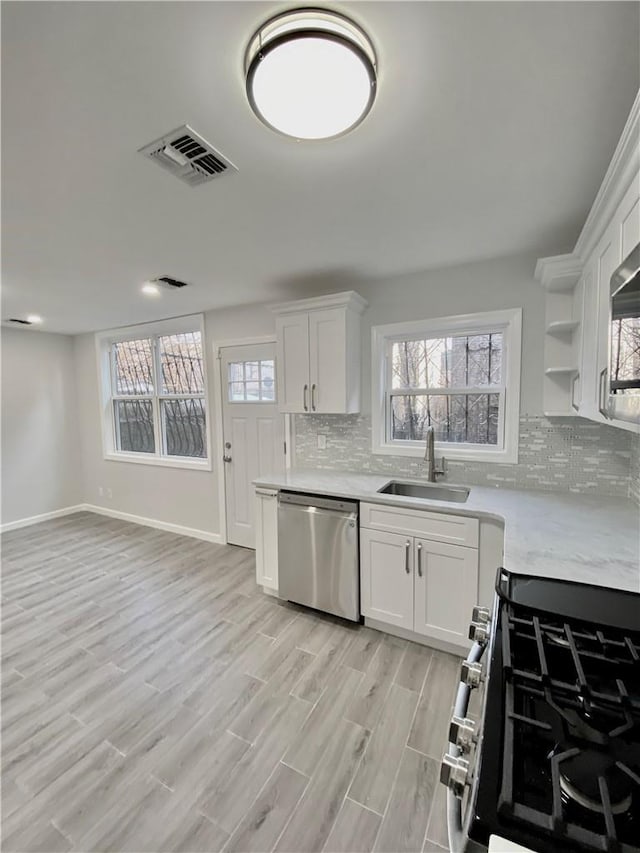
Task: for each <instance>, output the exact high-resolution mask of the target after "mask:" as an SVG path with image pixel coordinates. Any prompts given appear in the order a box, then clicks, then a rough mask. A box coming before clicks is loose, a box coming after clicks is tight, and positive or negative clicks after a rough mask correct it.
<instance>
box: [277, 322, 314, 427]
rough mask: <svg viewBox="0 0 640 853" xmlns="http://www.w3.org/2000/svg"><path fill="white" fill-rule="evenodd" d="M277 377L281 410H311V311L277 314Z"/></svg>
mask: <svg viewBox="0 0 640 853" xmlns="http://www.w3.org/2000/svg"><path fill="white" fill-rule="evenodd" d="M276 335H277V339H278V356H277V359H278V360H277V365H276V377H277V384H278V408H279V409H280V411H281V412H292V413H301V412H305V411H309V393H310V389H309V384H310V383H309V315H308V314H306V313H304V314H285V315H283V316H281V317H276Z"/></svg>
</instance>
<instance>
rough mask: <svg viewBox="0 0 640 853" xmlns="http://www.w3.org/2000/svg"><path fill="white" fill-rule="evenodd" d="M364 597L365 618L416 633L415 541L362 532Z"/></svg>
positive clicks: (364, 530) (361, 564)
mask: <svg viewBox="0 0 640 853" xmlns="http://www.w3.org/2000/svg"><path fill="white" fill-rule="evenodd" d="M360 596H361V608H362V613H363V615H364V616H368V617H369V618H370V619H378V620H379V621H380V622H387V623H388V624H390V625H397V626H398V627H399V628H407V629H408V630H410V631H411V630H413V539H412V538H411V537H410V536H402V535H401V534H399V533H383V532H382V531H379V530H368V529H367V528H364V527H363V528H361V529H360Z"/></svg>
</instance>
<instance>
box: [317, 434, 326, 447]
mask: <svg viewBox="0 0 640 853" xmlns="http://www.w3.org/2000/svg"><path fill="white" fill-rule="evenodd" d="M326 449H327V436H326V435H322V434H319V435H318V450H326Z"/></svg>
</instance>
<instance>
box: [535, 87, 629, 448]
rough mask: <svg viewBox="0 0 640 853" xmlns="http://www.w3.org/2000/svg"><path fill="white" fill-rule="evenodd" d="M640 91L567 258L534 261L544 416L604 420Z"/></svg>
mask: <svg viewBox="0 0 640 853" xmlns="http://www.w3.org/2000/svg"><path fill="white" fill-rule="evenodd" d="M639 138H640V93H639V94H638V96H637V97H636V100H635V103H634V105H633V107H632V109H631V113H630V115H629V119H628V121H627V124H626V125H625V128H624V131H623V133H622V136H621V137H620V141H619V143H618V147H617V148H616V151H615V153H614V155H613V158H612V160H611V163H610V165H609V168H608V170H607V173H606V175H605V177H604V180H603V182H602V186H601V187H600V190H599V192H598V195H597V196H596V199H595V201H594V203H593V206H592V208H591V211H590V213H589V216H588V217H587V220H586V222H585V224H584V227H583V229H582V232H581V233H580V236H579V238H578V241H577V243H576V246H575V248H574V250H573V252H572V253H570V254H568V255H558V256H556V257H552V258H541V259H540V260H539V261H538V264H537V266H536V278H538V279H539V281H540V282H541V284H542V286H543V287H544V288H545V290H546V298H545V303H546V328H545V346H544V352H545V361H544V377H543V405H544V411H545V414H546V415H548V416H549V417H553V416H556V415H557V416H562V415H565V416H566V415H576V414H578V415H580V416H581V417H584V418H589V419H590V420H594V421H598V422H600V423H607V424H609V425H610V426H617V427H620V428H622V429H627V430H632V431H638V425H636V424H633V423H631V422H629V421H620V420H612V419H610V418H608V417H606V416H605V414H604V413H603V412H604V410H605V397H606V380H607V374H606V371H607V368H608V366H609V346H610V344H609V325H610V318H609V310H610V309H609V302H610V287H611V276H612V274H613V273H614V272H615V270H616V269H617V268H618V267H619V266H620V264H621V263H622V261H623V260H624V259H625V258H626V257H627V256H628V255H629V253H630V252H631V250H632V249H633V248H634V247H635V246H636V245H637V244H638V242H639V241H640V146H639V145H638V140H639Z"/></svg>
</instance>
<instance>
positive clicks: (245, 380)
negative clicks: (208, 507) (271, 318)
mask: <svg viewBox="0 0 640 853" xmlns="http://www.w3.org/2000/svg"><path fill="white" fill-rule="evenodd" d="M275 354H276V345H275V343H272V344H246V345H243V346H236V347H223V348H222V349H221V350H220V355H221V359H220V365H221V373H222V399H223V405H222V419H223V433H224V434H223V445H224V452H223V458H224V469H225V486H226V509H227V541H228V542H229V543H231V544H232V545H242V546H243V547H245V548H255V531H254V523H253V522H254V519H253V511H254V500H253V496H254V488H253V486H252V485H251V484H252V481H253V480H255V479H256V478H257V477H261V476H264V475H265V474H270V473H280V472H282V471H283V470H284V467H285V466H284V460H285V456H284V416H283V415H281V414H279V412H278V408H277V404H276V402H277V401H276V373H275V371H276V364H275V360H276V355H275Z"/></svg>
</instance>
